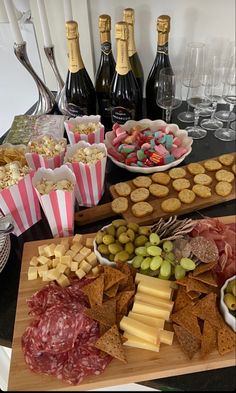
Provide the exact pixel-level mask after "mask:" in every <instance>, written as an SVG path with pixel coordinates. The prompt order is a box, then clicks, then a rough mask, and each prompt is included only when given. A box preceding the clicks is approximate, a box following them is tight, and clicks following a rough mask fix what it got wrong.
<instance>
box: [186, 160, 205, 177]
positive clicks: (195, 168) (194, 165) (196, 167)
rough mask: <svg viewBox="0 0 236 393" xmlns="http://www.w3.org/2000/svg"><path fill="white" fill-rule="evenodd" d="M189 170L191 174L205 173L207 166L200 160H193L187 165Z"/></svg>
mask: <svg viewBox="0 0 236 393" xmlns="http://www.w3.org/2000/svg"><path fill="white" fill-rule="evenodd" d="M187 168H188V171H189V172H190V173H191V175H198V174H200V173H205V168H204V167H203V166H202V165H201V164H199V163H198V162H191V164H188V165H187Z"/></svg>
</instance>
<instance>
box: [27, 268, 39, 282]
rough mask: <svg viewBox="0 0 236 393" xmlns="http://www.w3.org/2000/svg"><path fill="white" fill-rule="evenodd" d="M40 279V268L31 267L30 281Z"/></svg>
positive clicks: (29, 270) (29, 272)
mask: <svg viewBox="0 0 236 393" xmlns="http://www.w3.org/2000/svg"><path fill="white" fill-rule="evenodd" d="M37 278H38V268H37V267H36V266H30V267H29V269H28V280H36V279H37Z"/></svg>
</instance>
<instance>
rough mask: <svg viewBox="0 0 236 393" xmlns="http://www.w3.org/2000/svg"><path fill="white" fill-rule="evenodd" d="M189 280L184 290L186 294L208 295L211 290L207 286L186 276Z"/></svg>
mask: <svg viewBox="0 0 236 393" xmlns="http://www.w3.org/2000/svg"><path fill="white" fill-rule="evenodd" d="M188 278H189V280H188V283H187V287H186V290H187V292H192V291H194V292H201V293H210V292H211V288H210V287H209V285H206V284H204V283H203V282H201V281H198V280H196V279H195V278H193V277H191V276H190V275H189V276H188Z"/></svg>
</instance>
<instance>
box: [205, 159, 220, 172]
mask: <svg viewBox="0 0 236 393" xmlns="http://www.w3.org/2000/svg"><path fill="white" fill-rule="evenodd" d="M203 165H204V167H205V168H206V170H207V171H218V170H219V169H221V168H222V165H221V163H220V162H219V161H216V160H207V161H205V162H204V164H203Z"/></svg>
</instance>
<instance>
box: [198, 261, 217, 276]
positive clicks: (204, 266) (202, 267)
mask: <svg viewBox="0 0 236 393" xmlns="http://www.w3.org/2000/svg"><path fill="white" fill-rule="evenodd" d="M215 265H217V261H213V262H210V263H200V265H198V266H197V267H196V269H194V271H193V276H194V277H195V276H198V275H199V274H202V273H205V272H207V271H209V270H211V269H212V268H213V267H214V266H215Z"/></svg>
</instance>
